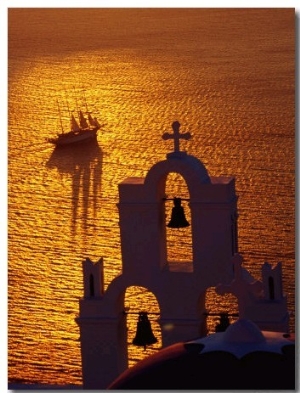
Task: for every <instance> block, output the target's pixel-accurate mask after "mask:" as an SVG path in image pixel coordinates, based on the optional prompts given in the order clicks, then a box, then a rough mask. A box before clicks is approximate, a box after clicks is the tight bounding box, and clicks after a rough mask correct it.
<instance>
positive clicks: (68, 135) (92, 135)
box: [47, 104, 101, 146]
mask: <svg viewBox="0 0 300 393" xmlns="http://www.w3.org/2000/svg"><path fill="white" fill-rule="evenodd" d="M58 109H59V114H60V108H59V104H58ZM87 115H88V118H87V119H86V118H85V116H84V114H83V112H82V110H79V111H78V118H79V119H78V121H77V120H76V118H75V116H74V114H73V113H72V114H70V131H68V132H64V131H63V126H62V120H61V115H60V123H61V129H62V132H61V133H58V134H57V137H56V138H47V141H48V142H50V143H52V144H54V145H56V146H66V145H71V144H75V143H81V142H85V141H88V140H92V139H96V137H97V132H98V130H99V129H100V128H101V124H100V123H99V122H98V120H97V118H96V117H92V115H91V112H88V111H87Z"/></svg>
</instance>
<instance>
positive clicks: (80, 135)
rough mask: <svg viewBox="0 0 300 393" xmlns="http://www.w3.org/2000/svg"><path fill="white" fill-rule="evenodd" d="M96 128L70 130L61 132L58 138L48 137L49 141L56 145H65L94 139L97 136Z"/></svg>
mask: <svg viewBox="0 0 300 393" xmlns="http://www.w3.org/2000/svg"><path fill="white" fill-rule="evenodd" d="M97 131H98V128H95V129H92V130H82V131H79V132H70V133H67V134H61V135H59V136H58V138H52V139H49V142H50V143H53V144H54V145H56V146H67V145H72V144H77V143H82V142H85V141H89V140H92V139H95V138H96V137H97Z"/></svg>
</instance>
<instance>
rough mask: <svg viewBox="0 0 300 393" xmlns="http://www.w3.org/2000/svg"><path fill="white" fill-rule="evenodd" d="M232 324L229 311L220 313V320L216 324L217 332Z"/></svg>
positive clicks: (223, 330)
mask: <svg viewBox="0 0 300 393" xmlns="http://www.w3.org/2000/svg"><path fill="white" fill-rule="evenodd" d="M229 325H230V322H229V318H228V313H226V312H224V313H221V314H220V321H219V323H218V324H217V325H216V327H215V329H216V333H218V332H225V330H226V329H227V328H228V326H229Z"/></svg>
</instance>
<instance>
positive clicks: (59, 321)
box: [8, 9, 295, 384]
mask: <svg viewBox="0 0 300 393" xmlns="http://www.w3.org/2000/svg"><path fill="white" fill-rule="evenodd" d="M293 34H294V12H293V10H278V11H276V10H272V9H270V10H261V9H258V10H249V9H248V10H234V9H232V10H226V9H225V10H218V9H215V10H201V9H190V10H180V9H178V10H175V9H174V10H172V9H166V10H163V9H162V10H147V9H144V10H134V9H133V10H130V9H128V10H118V9H114V10H113V9H111V10H109V9H106V10H104V9H86V10H82V9H79V10H71V9H61V10H57V9H40V10H38V9H36V10H35V9H25V10H24V9H23V10H22V9H10V10H9V63H8V67H9V108H8V115H9V128H8V141H9V148H8V154H9V184H8V189H9V239H8V245H9V265H8V279H9V293H8V306H9V309H8V312H9V319H8V323H9V331H8V340H9V341H8V346H9V359H8V360H9V376H8V377H9V381H21V382H26V383H37V382H40V383H58V384H60V383H66V384H81V383H82V380H81V359H80V343H79V328H78V326H77V325H76V323H75V317H76V316H77V314H78V309H79V306H78V300H79V298H80V297H81V296H82V294H83V279H82V265H81V263H82V261H83V260H84V259H85V258H86V257H89V258H90V259H91V260H93V261H95V262H96V261H97V260H98V259H99V258H100V257H104V267H105V287H107V285H108V284H109V283H110V282H111V280H112V279H113V278H114V277H116V276H117V275H118V274H119V273H120V272H121V254H120V236H119V226H118V210H117V206H116V204H117V202H118V183H120V182H121V181H122V180H124V179H125V178H126V177H128V176H145V175H146V173H147V171H148V170H149V169H150V168H151V166H152V165H153V164H155V163H156V162H157V161H159V160H163V159H165V155H166V153H168V152H169V151H171V150H172V146H173V145H172V142H171V141H163V140H162V138H161V135H162V134H163V133H164V132H166V131H171V124H172V122H173V121H174V120H179V121H180V123H181V124H182V131H190V132H191V133H192V135H193V138H192V140H190V141H183V142H182V148H183V149H185V150H187V151H188V152H189V153H190V154H193V155H195V156H196V157H198V158H199V159H200V160H201V161H202V162H203V163H204V164H205V165H206V167H207V169H208V172H209V174H210V175H212V176H221V175H234V176H235V177H236V189H237V194H238V195H239V202H238V208H239V250H240V252H241V253H242V255H243V257H244V265H245V267H246V268H247V269H249V270H250V271H251V273H252V274H253V275H254V277H255V278H257V279H260V278H261V271H260V269H261V265H262V263H264V262H265V261H267V262H269V263H271V264H275V263H277V262H279V261H281V262H282V264H283V273H284V277H283V281H284V291H285V293H286V294H287V296H288V304H289V309H290V311H291V312H293V311H294V294H295V285H294V284H295V282H294V280H295V274H294V272H295V270H294V266H295V259H294V257H295V256H294V234H295V232H294V218H295V217H294V191H295V186H294V159H295V157H294V52H293V51H294V37H293ZM57 100H58V101H59V103H60V108H61V112H62V116H63V119H62V120H63V126H64V128H65V130H66V129H67V128H68V111H67V102H68V105H69V108H70V110H75V109H76V108H77V107H81V108H83V109H84V108H85V100H86V102H87V104H88V110H89V111H91V112H93V114H94V115H95V116H97V117H98V119H99V120H100V121H101V122H102V123H105V124H106V125H105V127H104V129H103V131H102V132H99V135H98V143H96V144H94V145H91V146H88V147H87V146H85V147H80V148H74V149H64V150H63V151H56V150H54V149H53V146H52V145H50V144H48V143H47V142H46V138H47V137H53V136H55V134H56V132H58V131H60V123H59V116H58V107H57ZM176 180H177V179H175V178H172V177H170V178H168V183H167V190H166V191H167V194H168V195H172V196H176V194H179V193H181V192H182V193H184V191H185V188H184V187H185V185H184V184H181V183H180V182H177V181H176ZM179 180H180V179H179ZM170 209H171V206H170ZM168 231H169V230H168ZM169 237H170V242H171V243H172V241H173V245H174V244H176V246H175V247H174V246H173V249H172V250H173V251H172V252H174V253H175V254H176V255H175V256H176V257H177V258H180V259H182V260H184V259H185V258H186V255H187V252H188V251H187V248H186V245H185V244H183V243H181V242H178V241H177V240H176V238H173V235H172V234H171V233H170V234H169ZM187 239H188V236H187ZM178 296H180V293H179V294H178ZM125 306H126V307H130V310H131V311H139V310H140V309H147V310H148V311H152V312H157V311H158V310H159V308H158V304H157V302H156V299H155V297H154V296H153V294H151V293H148V292H147V290H146V289H144V288H130V289H129V290H128V291H127V294H126V304H125ZM207 308H208V309H209V310H210V311H212V312H219V311H229V312H236V310H237V308H236V301H235V299H234V298H233V297H230V296H228V297H225V298H221V297H219V296H216V294H215V292H214V289H213V288H212V289H211V290H210V291H209V292H208V295H207ZM153 315H155V314H153ZM216 322H217V320H216V318H213V317H210V318H208V324H209V329H210V331H211V332H212V331H213V329H214V326H215V324H216ZM135 326H136V315H128V343H129V345H128V351H129V358H130V361H129V365H130V366H131V365H133V364H135V363H136V361H137V360H140V359H142V358H143V357H145V356H148V355H149V354H151V353H153V352H155V351H157V350H158V349H159V348H160V344H161V342H160V340H159V342H158V343H157V344H155V345H153V346H152V347H151V348H149V349H148V350H147V351H144V350H143V348H137V347H135V346H133V345H132V344H131V341H132V339H133V337H134V334H135ZM152 327H153V330H154V334H155V335H156V337H157V338H158V339H160V337H161V334H160V331H159V325H158V323H157V322H156V318H152ZM293 329H294V318H293V315H292V317H291V330H293Z"/></svg>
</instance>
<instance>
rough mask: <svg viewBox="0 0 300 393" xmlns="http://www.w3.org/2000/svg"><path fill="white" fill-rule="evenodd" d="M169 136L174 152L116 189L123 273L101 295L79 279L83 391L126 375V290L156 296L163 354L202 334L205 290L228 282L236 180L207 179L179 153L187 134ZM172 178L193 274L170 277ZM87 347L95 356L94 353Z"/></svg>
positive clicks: (96, 283)
mask: <svg viewBox="0 0 300 393" xmlns="http://www.w3.org/2000/svg"><path fill="white" fill-rule="evenodd" d="M172 129H173V133H172V134H169V133H164V134H163V139H164V140H168V139H173V140H174V151H172V152H170V153H168V154H167V156H166V159H165V160H163V161H160V162H158V163H156V164H154V165H153V166H152V168H150V170H149V172H148V173H147V175H146V177H145V178H141V177H129V178H127V179H125V180H124V181H123V182H121V183H120V184H119V185H118V189H119V203H118V205H117V206H118V210H119V226H120V240H121V255H122V273H121V274H120V275H119V276H118V277H116V278H115V279H114V280H113V281H112V282H111V283H110V284H109V286H108V288H107V290H106V291H105V292H104V293H102V290H101V288H100V287H101V279H99V277H102V276H101V274H100V273H97V272H95V274H93V269H92V268H91V267H89V268H88V269H86V273H85V272H84V275H86V274H87V275H88V276H87V277H86V276H85V278H84V283H85V287H86V288H85V293H86V294H87V296H86V297H85V298H84V299H81V301H80V315H79V318H78V319H77V322H78V324H79V326H80V332H81V351H82V359H83V360H84V364H85V368H84V375H83V379H84V385H85V387H86V388H105V387H106V386H107V382H108V381H109V379H111V380H113V379H114V378H115V377H116V376H117V375H118V374H119V373H120V372H121V371H123V369H124V368H126V365H127V358H126V356H127V352H126V345H125V344H126V343H125V341H124V333H122V331H121V330H122V329H121V328H123V327H124V326H126V323H125V322H124V318H125V317H124V313H123V311H122V307H124V293H125V291H126V288H128V287H130V286H140V287H145V288H148V289H149V291H151V292H152V293H153V294H154V295H155V297H156V299H157V302H158V304H159V308H160V319H159V324H160V327H161V334H162V336H161V337H162V346H167V345H170V344H173V343H175V342H178V341H186V340H189V339H191V338H193V337H201V336H203V335H205V334H206V317H205V311H206V310H205V294H206V290H207V289H208V288H209V287H213V286H216V285H217V284H220V283H224V284H226V283H229V282H231V280H232V278H233V265H232V255H233V250H236V249H237V241H236V233H237V222H236V221H235V222H234V230H233V218H232V217H235V218H236V217H237V196H236V193H235V179H234V178H233V177H223V176H222V177H211V176H209V174H208V172H207V170H206V168H205V166H204V164H203V163H202V162H201V161H200V160H199V159H198V158H196V157H194V156H192V155H189V154H187V153H186V152H185V151H181V150H180V140H181V139H184V140H188V139H190V138H191V134H190V133H189V132H185V133H181V132H180V123H179V122H177V121H176V122H174V123H173V124H172ZM172 172H175V173H178V174H179V175H181V176H182V177H183V179H184V180H185V182H186V185H187V188H188V193H189V207H190V214H191V223H190V225H191V236H192V255H193V260H192V265H193V269H185V268H184V266H181V267H180V268H179V269H178V268H177V269H176V268H175V269H174V268H173V266H172V263H171V262H170V261H168V258H167V247H166V217H165V204H166V195H165V189H166V179H167V176H168V175H169V174H170V173H172ZM178 197H179V198H180V195H178ZM236 251H237V250H236ZM177 267H178V266H177ZM91 274H92V277H93V279H90V277H91ZM91 294H94V295H95V294H99V296H91ZM93 341H95V342H97V343H98V346H99V348H101V350H99V351H98V352H97V351H96V350H95V347H94V346H93ZM103 342H105V343H106V344H105V345H102V344H101V343H103ZM100 344H101V345H100ZM103 348H105V349H103ZM91 351H92V355H90V352H91ZM108 354H110V357H109V361H108V360H107V359H108ZM112 362H113V363H114V364H115V366H116V367H115V368H113V367H112ZM96 369H97V371H96ZM103 380H105V383H104V382H103Z"/></svg>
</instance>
